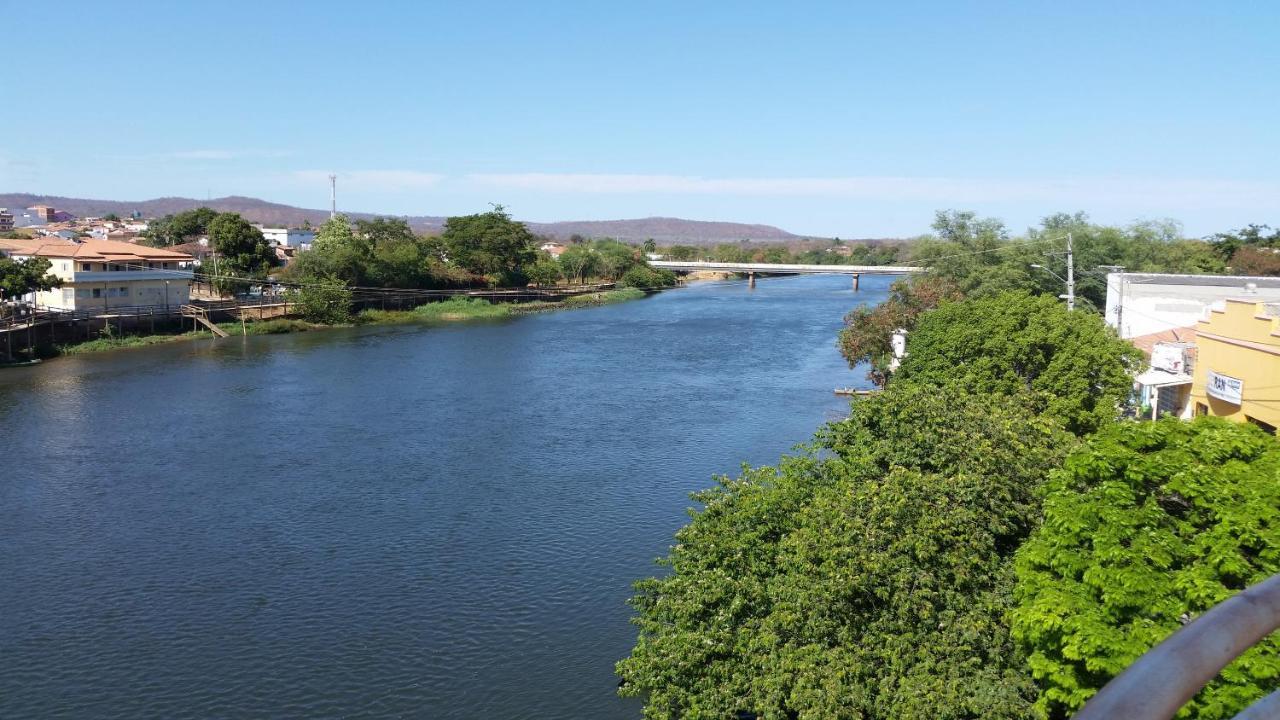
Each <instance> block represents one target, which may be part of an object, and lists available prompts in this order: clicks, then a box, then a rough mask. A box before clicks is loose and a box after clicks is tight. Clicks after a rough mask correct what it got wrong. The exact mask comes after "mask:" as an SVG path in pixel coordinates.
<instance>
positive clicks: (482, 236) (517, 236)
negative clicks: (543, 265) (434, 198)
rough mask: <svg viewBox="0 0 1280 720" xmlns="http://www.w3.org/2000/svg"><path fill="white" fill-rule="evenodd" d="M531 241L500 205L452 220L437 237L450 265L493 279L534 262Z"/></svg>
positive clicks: (521, 226) (450, 219) (528, 234)
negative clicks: (484, 211) (485, 211)
mask: <svg viewBox="0 0 1280 720" xmlns="http://www.w3.org/2000/svg"><path fill="white" fill-rule="evenodd" d="M533 239H534V238H533V233H530V232H529V229H528V228H527V227H525V225H524V223H521V222H517V221H515V220H512V219H511V215H509V214H508V213H507V212H506V210H505V209H504V208H503V207H502V206H501V205H496V206H494V208H493V210H490V211H489V212H487V213H479V214H476V215H464V216H460V217H451V218H449V219H448V220H447V221H445V226H444V232H443V233H442V234H441V235H440V242H441V247H442V249H443V251H444V254H445V256H446V257H447V258H448V260H449V262H452V263H453V264H455V265H457V266H458V267H460V268H463V269H465V270H467V271H468V272H471V273H474V274H476V275H488V276H492V277H494V278H495V279H496V278H497V277H498V276H501V275H503V274H511V273H514V272H515V271H518V270H519V269H520V268H521V267H522V266H524V265H527V264H529V263H532V262H533V261H534V260H535V259H536V258H537V251H536V250H534V247H533Z"/></svg>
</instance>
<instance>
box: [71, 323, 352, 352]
mask: <svg viewBox="0 0 1280 720" xmlns="http://www.w3.org/2000/svg"><path fill="white" fill-rule="evenodd" d="M218 327H220V328H222V329H223V330H225V331H226V332H228V333H230V334H231V335H283V334H285V333H294V332H306V331H308V330H319V329H323V328H326V327H329V326H327V325H316V324H313V323H308V322H304V321H302V320H288V319H282V320H255V321H249V322H245V323H244V324H241V323H219V324H218ZM211 337H213V333H211V332H209V331H208V330H187V331H186V332H177V333H165V334H156V335H114V336H110V337H100V338H96V339H94V340H86V341H85V342H80V343H68V344H64V345H57V346H55V347H54V353H53V355H54V356H59V355H84V354H87V353H95V352H104V351H107V350H123V349H127V348H140V347H149V346H152V345H164V344H166V343H171V342H179V341H182V340H201V339H208V338H211Z"/></svg>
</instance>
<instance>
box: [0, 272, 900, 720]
mask: <svg viewBox="0 0 1280 720" xmlns="http://www.w3.org/2000/svg"><path fill="white" fill-rule="evenodd" d="M891 280H892V279H891V278H887V277H866V278H863V281H862V290H861V292H859V293H857V294H856V295H855V294H854V293H853V292H852V291H851V289H850V284H849V279H848V278H846V277H820V276H810V277H794V278H775V279H766V280H761V281H760V282H759V284H758V287H757V288H756V289H755V290H750V289H748V288H747V287H746V284H745V283H744V282H717V283H701V284H694V285H692V286H690V287H688V288H683V289H679V290H675V291H671V292H667V293H663V294H660V295H656V296H652V297H649V298H646V299H644V300H639V301H634V302H629V303H623V304H620V305H613V306H607V307H599V308H590V309H584V310H574V311H564V312H555V313H547V314H541V315H533V316H526V317H521V318H516V319H513V320H510V321H502V322H497V323H492V324H480V325H476V324H469V325H465V326H462V325H456V326H449V327H439V328H422V327H405V326H397V327H377V328H357V329H351V330H334V331H325V332H316V333H307V334H300V335H286V336H270V337H251V338H230V339H226V340H217V341H214V340H209V341H198V342H184V343H174V344H172V345H167V346H162V347H154V348H148V349H142V350H129V351H120V352H114V353H109V354H98V355H95V356H85V357H71V358H64V359H58V360H55V361H51V362H48V363H45V364H44V365H42V366H38V367H32V368H21V369H7V370H0V458H2V463H3V464H2V466H0V717H4V718H27V717H58V718H63V717H66V718H70V717H77V718H79V717H93V718H130V719H133V718H144V717H147V718H213V717H217V718H266V717H272V718H282V717H308V718H316V717H345V718H362V717H431V718H522V717H527V718H637V717H639V714H640V704H639V703H638V702H637V701H634V700H621V699H618V698H617V697H616V695H615V688H616V684H617V677H616V676H615V675H614V673H613V664H614V662H616V661H617V660H618V659H620V658H621V657H623V656H625V655H626V654H627V652H628V651H629V649H630V647H631V644H632V642H633V641H634V639H635V630H634V628H633V627H632V626H631V625H630V624H629V622H628V619H629V617H630V615H631V611H630V608H629V607H628V606H627V605H626V600H627V598H628V597H629V595H630V594H631V588H630V584H631V582H632V581H633V580H635V579H637V578H640V577H643V576H646V575H651V574H653V573H655V572H658V570H659V569H658V568H656V567H655V566H654V565H653V559H654V558H655V557H657V556H659V555H662V554H664V553H665V552H666V549H667V547H668V546H669V544H670V542H671V538H672V534H673V533H674V532H675V530H676V529H677V528H679V527H680V526H681V525H683V524H684V523H685V522H686V521H687V516H686V514H685V511H686V509H687V508H688V507H690V506H691V504H692V503H691V501H690V500H689V498H688V494H689V493H690V492H691V491H694V490H697V489H700V488H704V487H707V486H709V485H710V484H712V482H713V481H712V477H713V476H714V475H716V474H720V473H734V472H735V471H736V470H737V469H738V468H739V466H740V464H741V463H743V462H749V463H751V464H754V465H759V464H772V463H774V462H776V460H777V458H778V456H779V455H780V454H782V453H785V452H787V451H788V450H789V449H790V448H791V447H792V446H793V445H794V444H796V443H800V442H804V441H807V440H808V439H809V438H810V436H811V435H812V433H813V431H814V430H815V429H816V428H817V427H818V425H819V424H821V423H823V422H824V421H827V420H830V419H833V418H836V417H839V416H841V415H842V414H844V413H845V411H846V408H847V403H846V401H844V400H842V399H841V398H838V397H836V396H834V395H833V394H832V392H831V391H832V388H833V387H835V386H841V385H861V384H864V381H863V372H862V371H861V370H857V371H851V370H849V368H848V367H847V366H846V365H845V364H844V362H843V360H842V359H841V357H840V356H839V354H838V353H837V351H836V349H835V335H836V332H837V330H838V329H839V327H840V324H841V317H842V316H843V315H844V313H845V312H847V311H848V310H850V309H851V308H853V307H854V306H856V305H857V304H859V303H875V302H879V301H880V300H882V299H883V298H884V297H885V295H886V290H887V287H888V285H889V283H890V282H891Z"/></svg>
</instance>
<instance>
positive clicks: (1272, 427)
mask: <svg viewBox="0 0 1280 720" xmlns="http://www.w3.org/2000/svg"><path fill="white" fill-rule="evenodd" d="M1244 419H1245V420H1246V421H1248V422H1251V423H1253V424H1254V425H1257V426H1258V427H1260V428H1262V429H1263V430H1265V431H1266V432H1267V434H1269V435H1275V434H1276V426H1275V425H1272V424H1271V423H1269V422H1263V421H1262V420H1259V419H1258V418H1253V417H1249V416H1248V415H1245V416H1244Z"/></svg>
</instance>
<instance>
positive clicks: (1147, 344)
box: [1129, 325, 1196, 357]
mask: <svg viewBox="0 0 1280 720" xmlns="http://www.w3.org/2000/svg"><path fill="white" fill-rule="evenodd" d="M1195 341H1196V328H1195V326H1194V325H1192V326H1189V327H1179V328H1172V329H1170V330H1161V331H1160V332H1154V333H1151V334H1149V335H1139V336H1137V337H1132V338H1129V342H1131V343H1133V344H1134V346H1135V347H1137V348H1138V349H1139V350H1141V351H1142V352H1143V353H1145V354H1146V356H1147V357H1151V350H1152V348H1154V347H1155V346H1156V343H1166V342H1185V343H1193V342H1195Z"/></svg>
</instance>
